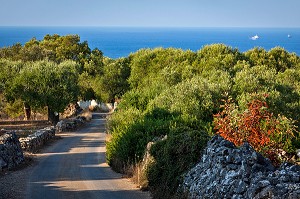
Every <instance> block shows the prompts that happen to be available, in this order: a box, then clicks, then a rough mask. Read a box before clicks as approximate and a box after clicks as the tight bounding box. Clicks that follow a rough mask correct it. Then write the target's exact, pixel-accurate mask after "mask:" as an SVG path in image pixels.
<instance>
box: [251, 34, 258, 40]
mask: <svg viewBox="0 0 300 199" xmlns="http://www.w3.org/2000/svg"><path fill="white" fill-rule="evenodd" d="M251 39H252V40H257V39H259V36H258V35H254V36H253V37H251Z"/></svg>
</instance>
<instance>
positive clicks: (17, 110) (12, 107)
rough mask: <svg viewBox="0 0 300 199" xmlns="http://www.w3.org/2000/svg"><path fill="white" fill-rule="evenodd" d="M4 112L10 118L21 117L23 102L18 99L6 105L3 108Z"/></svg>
mask: <svg viewBox="0 0 300 199" xmlns="http://www.w3.org/2000/svg"><path fill="white" fill-rule="evenodd" d="M4 111H5V112H6V113H7V114H8V115H9V116H10V117H11V118H18V117H20V116H21V115H23V113H24V111H23V102H22V101H21V100H20V99H18V100H16V101H14V102H12V103H7V104H6V106H5V107H4Z"/></svg>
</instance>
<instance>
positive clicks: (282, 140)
mask: <svg viewBox="0 0 300 199" xmlns="http://www.w3.org/2000/svg"><path fill="white" fill-rule="evenodd" d="M224 102H225V103H224V105H222V106H221V108H222V111H221V112H220V113H218V114H216V115H214V118H215V120H214V125H215V127H214V128H215V130H217V131H216V133H217V134H219V135H221V136H222V137H224V138H225V139H227V140H229V141H231V142H233V143H234V144H235V145H236V146H240V145H242V144H243V143H244V142H246V141H247V142H248V143H249V144H250V145H251V146H252V147H253V148H254V149H255V150H257V151H259V152H261V153H263V154H264V155H265V156H267V157H269V158H270V159H271V161H272V162H273V163H274V164H278V163H279V162H280V161H282V160H284V159H285V157H284V156H283V155H282V154H285V153H286V152H292V151H293V150H294V148H293V146H292V138H293V137H294V134H295V133H297V132H296V127H295V126H294V124H293V121H292V120H290V119H288V118H286V117H284V116H282V115H278V116H277V117H275V116H274V115H273V114H272V113H271V112H269V111H268V105H267V103H266V102H265V101H263V100H258V99H254V100H252V101H251V102H250V103H249V104H248V108H247V109H246V110H245V111H244V112H242V113H240V112H239V110H238V107H237V106H236V105H235V104H234V103H233V102H232V99H231V98H229V99H227V100H224Z"/></svg>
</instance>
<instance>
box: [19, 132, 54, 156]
mask: <svg viewBox="0 0 300 199" xmlns="http://www.w3.org/2000/svg"><path fill="white" fill-rule="evenodd" d="M54 137H55V128H54V127H46V128H44V129H40V130H37V131H35V132H34V133H33V134H31V135H29V136H27V137H25V138H20V139H19V140H20V143H21V147H22V149H23V150H24V151H28V152H36V151H37V150H38V149H39V148H41V147H42V146H43V145H44V144H45V143H47V142H48V141H49V140H51V139H53V138H54Z"/></svg>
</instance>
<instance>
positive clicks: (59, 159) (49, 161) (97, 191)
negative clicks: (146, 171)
mask: <svg viewBox="0 0 300 199" xmlns="http://www.w3.org/2000/svg"><path fill="white" fill-rule="evenodd" d="M104 131H105V119H102V118H101V117H100V114H94V115H93V119H92V121H91V122H89V123H87V124H86V127H84V128H82V129H81V130H79V131H76V132H67V133H65V134H62V137H63V139H61V140H59V141H58V142H56V143H55V144H54V145H52V146H50V147H48V148H47V149H46V150H44V151H43V153H41V154H38V156H41V157H39V158H38V164H37V165H36V166H35V168H34V169H33V172H32V174H31V176H30V177H29V180H28V184H27V191H26V198H28V199H40V198H43V199H47V198H49V199H69V198H72V199H75V198H79V199H93V198H103V199H143V198H145V199H148V198H150V196H149V193H148V192H142V191H139V190H137V189H136V188H135V187H136V185H134V184H133V183H132V182H130V181H129V180H128V179H125V178H122V176H121V175H120V174H117V173H115V172H113V171H112V170H111V169H110V167H109V166H108V165H107V164H106V163H105V132H104Z"/></svg>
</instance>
